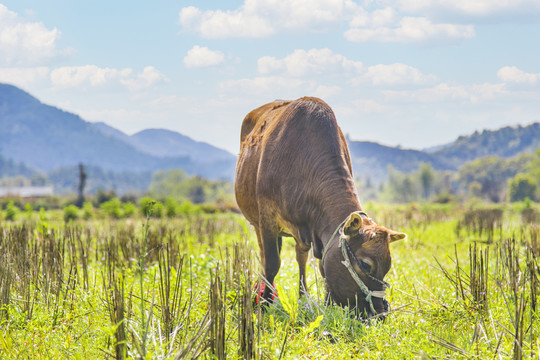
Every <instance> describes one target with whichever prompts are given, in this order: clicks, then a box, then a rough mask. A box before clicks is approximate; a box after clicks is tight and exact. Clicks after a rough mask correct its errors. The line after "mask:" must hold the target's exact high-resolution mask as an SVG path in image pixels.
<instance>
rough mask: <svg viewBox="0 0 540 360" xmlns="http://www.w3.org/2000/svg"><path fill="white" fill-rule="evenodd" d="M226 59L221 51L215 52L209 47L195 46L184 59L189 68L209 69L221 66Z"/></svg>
mask: <svg viewBox="0 0 540 360" xmlns="http://www.w3.org/2000/svg"><path fill="white" fill-rule="evenodd" d="M224 59H225V55H223V53H222V52H221V51H213V50H210V49H209V48H207V47H201V46H198V45H195V46H194V47H192V48H191V49H190V50H189V51H188V53H187V55H186V56H185V57H184V64H185V65H186V67H188V68H194V67H208V66H215V65H219V64H221V63H222V62H223V60H224Z"/></svg>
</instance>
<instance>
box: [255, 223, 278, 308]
mask: <svg viewBox="0 0 540 360" xmlns="http://www.w3.org/2000/svg"><path fill="white" fill-rule="evenodd" d="M278 233H279V232H278V231H277V228H274V227H268V226H261V227H260V234H261V241H260V245H261V261H262V264H263V267H264V277H265V278H266V281H267V282H268V284H271V285H272V284H273V283H274V278H275V277H276V275H277V273H278V271H279V268H280V266H281V258H280V250H281V237H280V236H278ZM272 296H273V289H272V287H270V286H265V287H264V292H263V296H262V297H263V299H265V300H266V301H268V302H272Z"/></svg>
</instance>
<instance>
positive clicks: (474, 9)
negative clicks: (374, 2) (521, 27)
mask: <svg viewBox="0 0 540 360" xmlns="http://www.w3.org/2000/svg"><path fill="white" fill-rule="evenodd" d="M385 2H386V3H387V4H390V5H391V6H394V7H397V8H399V9H401V10H403V11H407V12H410V13H423V14H426V13H427V14H437V15H444V14H445V13H446V14H448V13H450V14H460V15H466V16H469V17H493V16H501V15H503V16H516V15H519V16H530V15H534V14H536V15H540V2H539V1H538V0H474V1H471V0H421V1H418V0H386V1H385Z"/></svg>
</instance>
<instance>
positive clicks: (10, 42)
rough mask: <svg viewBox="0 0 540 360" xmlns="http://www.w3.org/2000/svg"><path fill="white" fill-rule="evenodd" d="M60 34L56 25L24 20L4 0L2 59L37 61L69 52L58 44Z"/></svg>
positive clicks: (0, 26) (0, 28) (0, 12)
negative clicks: (52, 26)
mask: <svg viewBox="0 0 540 360" xmlns="http://www.w3.org/2000/svg"><path fill="white" fill-rule="evenodd" d="M59 36H60V31H58V30H57V29H56V28H54V29H52V30H50V29H48V28H46V27H45V25H43V24H42V23H38V22H27V21H24V20H23V19H21V18H20V17H19V16H18V15H17V13H15V12H13V11H10V10H9V9H8V8H7V7H6V6H4V5H2V4H0V63H4V64H34V63H37V62H40V61H43V60H47V59H51V58H54V57H57V56H60V55H64V54H66V53H69V51H70V50H59V49H58V48H57V46H56V41H57V40H58V38H59Z"/></svg>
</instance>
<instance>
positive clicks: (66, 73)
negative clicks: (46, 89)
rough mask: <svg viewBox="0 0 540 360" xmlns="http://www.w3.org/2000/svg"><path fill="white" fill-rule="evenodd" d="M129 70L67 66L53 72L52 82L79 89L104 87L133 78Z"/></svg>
mask: <svg viewBox="0 0 540 360" xmlns="http://www.w3.org/2000/svg"><path fill="white" fill-rule="evenodd" d="M131 74H132V70H131V69H129V68H126V69H122V70H118V69H111V68H100V67H98V66H96V65H85V66H66V67H60V68H57V69H54V70H53V71H52V72H51V82H52V84H53V85H54V86H59V87H77V86H85V85H92V86H98V85H104V84H106V83H107V82H110V81H111V80H117V79H120V78H127V77H128V76H131Z"/></svg>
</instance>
